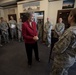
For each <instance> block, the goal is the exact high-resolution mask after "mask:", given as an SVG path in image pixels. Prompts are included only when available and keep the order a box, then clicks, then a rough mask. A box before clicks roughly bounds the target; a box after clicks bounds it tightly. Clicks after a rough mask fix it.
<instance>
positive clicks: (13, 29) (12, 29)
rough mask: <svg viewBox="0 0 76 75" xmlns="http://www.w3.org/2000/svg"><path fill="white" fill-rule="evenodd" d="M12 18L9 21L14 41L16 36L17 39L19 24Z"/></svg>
mask: <svg viewBox="0 0 76 75" xmlns="http://www.w3.org/2000/svg"><path fill="white" fill-rule="evenodd" d="M10 18H11V20H10V21H9V27H10V33H11V38H12V40H13V39H14V36H15V38H16V39H17V31H16V26H17V23H16V21H15V20H14V18H13V17H12V16H11V17H10Z"/></svg>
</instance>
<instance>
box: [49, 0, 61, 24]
mask: <svg viewBox="0 0 76 75" xmlns="http://www.w3.org/2000/svg"><path fill="white" fill-rule="evenodd" d="M61 9H62V1H54V2H49V11H48V17H49V18H50V21H51V22H52V24H53V25H55V24H56V19H57V11H58V10H61Z"/></svg>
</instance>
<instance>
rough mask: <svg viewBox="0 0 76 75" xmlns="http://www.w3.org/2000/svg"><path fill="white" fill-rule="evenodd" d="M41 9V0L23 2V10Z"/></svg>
mask: <svg viewBox="0 0 76 75" xmlns="http://www.w3.org/2000/svg"><path fill="white" fill-rule="evenodd" d="M35 10H40V2H39V1H38V2H28V3H24V4H23V11H35Z"/></svg>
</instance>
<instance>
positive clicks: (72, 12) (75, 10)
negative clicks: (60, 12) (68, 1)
mask: <svg viewBox="0 0 76 75" xmlns="http://www.w3.org/2000/svg"><path fill="white" fill-rule="evenodd" d="M71 15H72V16H73V17H74V22H75V23H76V8H74V9H72V11H71Z"/></svg>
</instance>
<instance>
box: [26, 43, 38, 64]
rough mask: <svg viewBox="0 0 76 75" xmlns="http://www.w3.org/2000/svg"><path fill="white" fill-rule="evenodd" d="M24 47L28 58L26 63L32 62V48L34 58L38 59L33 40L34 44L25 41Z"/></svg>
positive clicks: (36, 46) (36, 47)
mask: <svg viewBox="0 0 76 75" xmlns="http://www.w3.org/2000/svg"><path fill="white" fill-rule="evenodd" d="M25 48H26V53H27V59H28V64H29V65H31V64H32V52H33V50H34V53H35V59H36V60H39V53H38V44H37V42H35V43H34V44H27V43H25Z"/></svg>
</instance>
